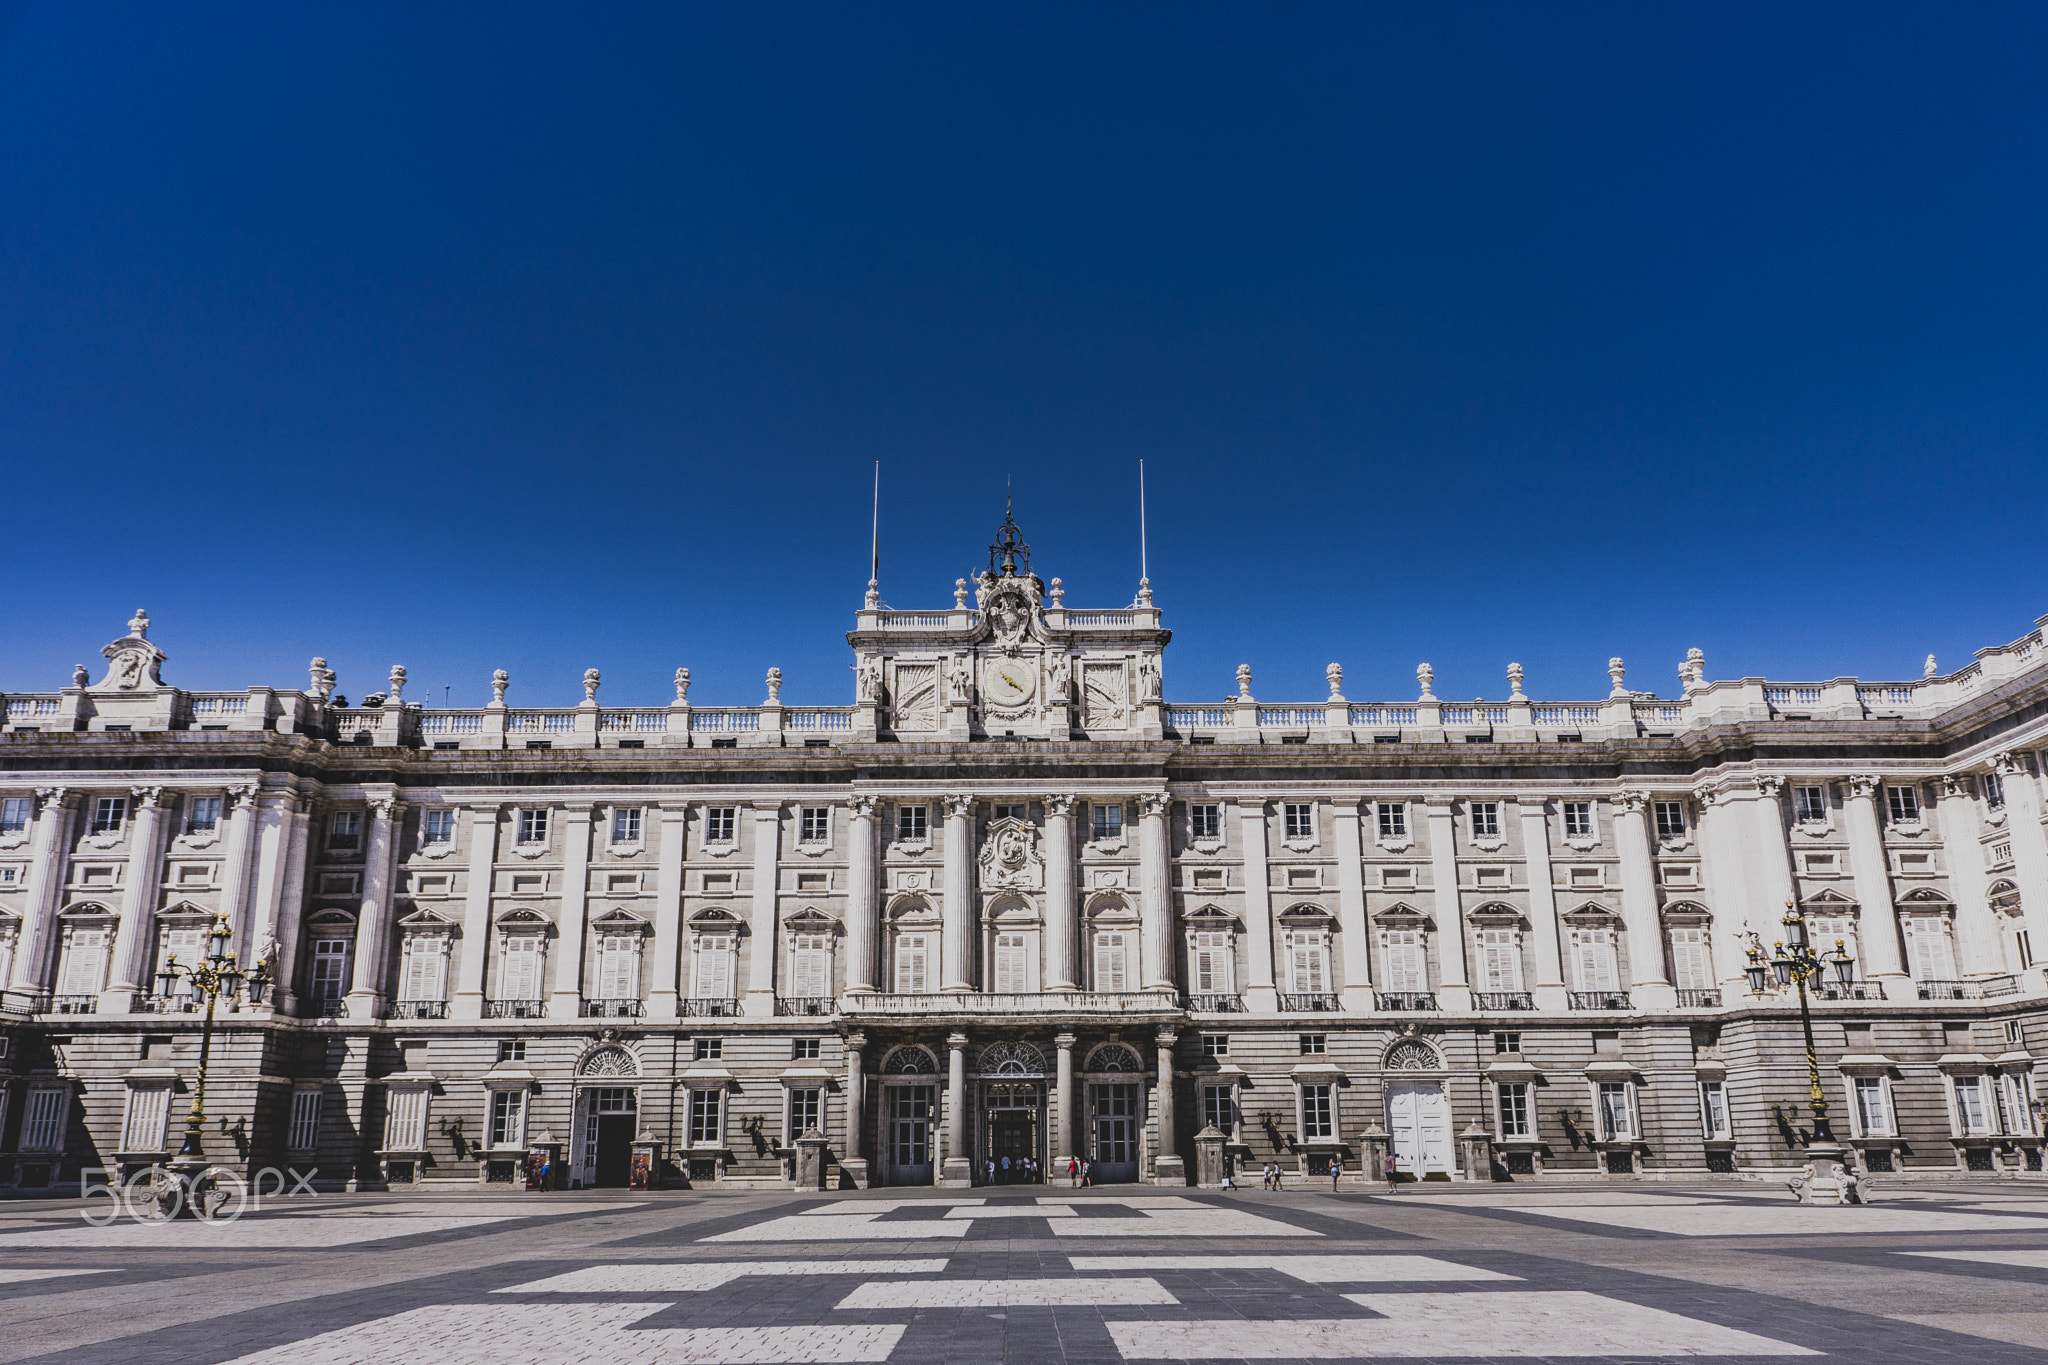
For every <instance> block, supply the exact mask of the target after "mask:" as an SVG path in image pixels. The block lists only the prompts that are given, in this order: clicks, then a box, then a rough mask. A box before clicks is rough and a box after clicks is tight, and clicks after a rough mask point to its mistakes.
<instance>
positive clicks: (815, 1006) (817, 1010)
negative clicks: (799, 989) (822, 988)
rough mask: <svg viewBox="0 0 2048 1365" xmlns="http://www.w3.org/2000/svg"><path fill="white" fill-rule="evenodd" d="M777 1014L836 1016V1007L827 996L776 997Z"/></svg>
mask: <svg viewBox="0 0 2048 1365" xmlns="http://www.w3.org/2000/svg"><path fill="white" fill-rule="evenodd" d="M775 1012H776V1013H777V1014H836V1013H838V1007H837V1006H836V1005H835V1004H834V1002H833V1000H832V997H831V996H829V995H778V996H776V997H775Z"/></svg>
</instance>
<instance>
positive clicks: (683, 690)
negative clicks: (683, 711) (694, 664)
mask: <svg viewBox="0 0 2048 1365" xmlns="http://www.w3.org/2000/svg"><path fill="white" fill-rule="evenodd" d="M689 701H690V670H689V669H687V668H679V669H677V670H676V705H678V706H687V705H689Z"/></svg>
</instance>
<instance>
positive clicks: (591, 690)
mask: <svg viewBox="0 0 2048 1365" xmlns="http://www.w3.org/2000/svg"><path fill="white" fill-rule="evenodd" d="M602 680H603V675H602V674H600V673H599V672H598V671H597V670H596V669H594V668H586V669H584V670H583V704H584V705H585V706H595V705H597V685H598V683H599V682H601V681H602Z"/></svg>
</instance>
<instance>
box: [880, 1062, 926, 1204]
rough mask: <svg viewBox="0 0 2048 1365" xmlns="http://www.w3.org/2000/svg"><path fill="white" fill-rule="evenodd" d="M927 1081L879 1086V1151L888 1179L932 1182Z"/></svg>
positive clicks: (899, 1182)
mask: <svg viewBox="0 0 2048 1365" xmlns="http://www.w3.org/2000/svg"><path fill="white" fill-rule="evenodd" d="M934 1089H935V1087H932V1086H929V1085H891V1086H885V1087H884V1088H883V1090H882V1132H883V1151H884V1153H885V1154H886V1156H887V1159H888V1163H889V1169H888V1173H887V1174H888V1183H889V1184H891V1185H929V1184H931V1183H932V1096H933V1093H934Z"/></svg>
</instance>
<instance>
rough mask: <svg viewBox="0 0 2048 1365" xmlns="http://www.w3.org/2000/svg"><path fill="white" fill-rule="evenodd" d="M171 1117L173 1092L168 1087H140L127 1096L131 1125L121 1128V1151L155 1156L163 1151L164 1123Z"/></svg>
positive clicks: (125, 1124)
mask: <svg viewBox="0 0 2048 1365" xmlns="http://www.w3.org/2000/svg"><path fill="white" fill-rule="evenodd" d="M170 1113H171V1088H170V1087H169V1086H167V1085H152V1086H147V1087H137V1088H134V1089H131V1090H130V1091H129V1092H128V1121H127V1122H126V1123H124V1124H123V1125H122V1127H121V1150H122V1151H124V1152H156V1151H161V1150H163V1145H164V1123H165V1121H166V1120H167V1119H169V1117H170Z"/></svg>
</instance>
